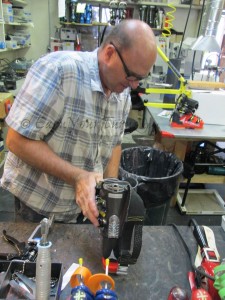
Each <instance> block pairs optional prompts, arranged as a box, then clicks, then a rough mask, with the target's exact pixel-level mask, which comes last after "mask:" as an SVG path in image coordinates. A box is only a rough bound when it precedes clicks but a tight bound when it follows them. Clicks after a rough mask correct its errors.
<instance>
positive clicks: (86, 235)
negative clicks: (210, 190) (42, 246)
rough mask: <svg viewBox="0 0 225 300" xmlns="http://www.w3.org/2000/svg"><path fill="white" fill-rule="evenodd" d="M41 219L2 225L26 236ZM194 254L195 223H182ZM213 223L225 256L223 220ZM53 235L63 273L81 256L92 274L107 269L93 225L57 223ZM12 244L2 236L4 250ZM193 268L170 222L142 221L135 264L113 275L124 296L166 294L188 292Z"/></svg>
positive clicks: (151, 298)
mask: <svg viewBox="0 0 225 300" xmlns="http://www.w3.org/2000/svg"><path fill="white" fill-rule="evenodd" d="M36 225H37V224H33V223H0V231H1V232H2V230H3V229H5V230H6V231H7V234H9V235H11V236H14V237H16V238H17V239H19V240H20V241H27V239H28V238H29V236H30V235H31V233H32V231H33V230H34V228H35V226H36ZM178 229H179V231H180V232H181V233H182V235H183V238H184V239H185V241H186V243H187V245H188V248H189V249H190V251H191V253H192V255H194V257H195V254H196V249H197V243H196V241H195V239H194V236H193V233H192V229H191V228H190V227H188V226H179V227H178ZM211 229H213V231H214V234H215V239H216V244H217V249H218V251H219V254H220V256H221V258H224V257H225V232H224V231H223V229H222V228H221V227H219V226H215V227H211ZM49 240H51V241H52V249H51V257H52V262H57V263H62V264H63V274H64V273H65V272H66V271H67V269H68V268H69V267H70V265H71V264H72V263H78V259H79V258H80V257H82V258H83V265H84V266H86V267H87V268H89V269H90V270H91V272H92V274H95V273H102V272H104V271H103V269H102V265H101V235H100V233H99V229H98V228H95V227H94V226H93V225H76V224H59V223H55V224H54V225H53V228H52V230H51V232H50V234H49ZM13 251H14V249H13V248H12V247H11V246H10V245H9V244H8V243H6V242H5V241H1V252H10V253H12V252H13ZM190 270H191V265H190V260H189V257H188V255H187V253H186V251H185V249H184V247H183V245H182V243H181V240H180V238H179V237H178V235H177V233H176V231H175V230H174V228H173V227H172V226H144V227H143V244H142V250H141V254H140V256H139V258H138V260H137V263H136V264H135V265H131V266H129V268H128V275H113V276H112V277H113V279H114V280H115V287H116V289H115V290H116V293H117V295H118V297H119V299H121V300H122V299H124V300H128V299H129V300H137V299H143V300H159V299H160V300H166V299H167V297H168V294H169V291H170V289H171V288H172V287H174V286H180V287H181V288H184V289H186V290H187V291H188V292H189V295H190V288H189V283H188V279H187V272H188V271H190ZM70 291H71V288H70V286H69V284H68V285H67V286H66V288H65V289H64V290H63V291H62V293H61V297H60V299H62V300H64V299H66V298H67V297H68V295H70Z"/></svg>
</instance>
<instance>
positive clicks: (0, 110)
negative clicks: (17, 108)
mask: <svg viewBox="0 0 225 300" xmlns="http://www.w3.org/2000/svg"><path fill="white" fill-rule="evenodd" d="M13 101H14V97H13V95H12V94H11V93H0V119H4V118H5V117H6V116H7V114H8V112H9V110H10V108H11V106H12V104H13Z"/></svg>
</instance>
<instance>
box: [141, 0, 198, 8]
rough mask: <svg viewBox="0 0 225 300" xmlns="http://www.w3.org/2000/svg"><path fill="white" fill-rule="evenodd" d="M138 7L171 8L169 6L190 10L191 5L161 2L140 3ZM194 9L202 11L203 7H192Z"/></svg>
mask: <svg viewBox="0 0 225 300" xmlns="http://www.w3.org/2000/svg"><path fill="white" fill-rule="evenodd" d="M137 5H154V6H163V7H168V8H170V7H169V5H171V6H174V7H176V8H184V9H189V7H190V5H189V4H173V3H172V2H171V3H161V2H147V1H143V2H138V3H137ZM192 9H202V6H201V5H192Z"/></svg>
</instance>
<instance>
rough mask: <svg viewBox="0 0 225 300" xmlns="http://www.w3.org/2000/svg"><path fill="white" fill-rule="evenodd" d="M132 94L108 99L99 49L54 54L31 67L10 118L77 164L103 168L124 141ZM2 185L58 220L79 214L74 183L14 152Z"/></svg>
mask: <svg viewBox="0 0 225 300" xmlns="http://www.w3.org/2000/svg"><path fill="white" fill-rule="evenodd" d="M129 92H130V91H129V89H126V90H125V91H124V92H123V93H121V94H116V93H112V94H111V96H110V98H109V99H107V98H106V96H105V95H104V93H103V88H102V85H101V81H100V78H99V69H98V60H97V51H93V52H89V53H88V52H68V51H65V52H64V51H61V52H53V53H51V54H48V55H46V56H44V57H42V58H40V59H39V60H38V61H37V62H36V63H35V64H34V65H33V66H32V67H31V69H30V70H29V72H28V74H27V77H26V80H25V82H24V85H23V87H22V88H21V90H20V92H19V93H18V95H17V97H16V99H15V102H14V104H13V106H12V108H11V110H10V113H9V115H8V117H7V119H6V122H7V124H8V125H9V126H10V127H12V128H13V129H14V130H16V131H17V132H19V133H20V134H21V135H23V136H25V137H27V138H29V139H33V140H43V141H45V142H46V143H47V144H48V145H49V146H50V148H51V149H53V151H54V152H55V153H56V154H57V155H58V156H60V157H61V158H63V159H64V160H66V161H69V162H70V163H71V164H72V165H74V166H77V167H79V168H82V169H84V170H87V171H97V172H104V170H105V168H106V166H107V163H108V161H109V158H110V156H111V153H112V149H113V148H114V147H115V146H116V145H117V144H120V143H121V139H122V136H123V132H124V127H125V120H126V118H127V115H128V113H129V110H130V96H129ZM46 159H48V158H47V157H46ZM1 185H2V187H3V188H5V189H7V190H9V191H10V192H11V193H13V194H14V195H16V196H17V197H18V198H19V199H20V200H21V201H23V202H24V203H25V204H26V205H28V206H29V207H31V208H32V209H33V210H35V211H37V212H38V213H41V214H44V215H48V213H54V214H55V216H56V220H58V221H64V222H69V221H70V220H72V219H74V218H76V217H77V214H78V213H79V212H80V208H79V207H78V206H77V205H76V203H75V200H74V188H73V187H72V186H70V185H68V184H67V183H65V182H64V181H62V180H60V179H58V178H56V177H53V176H49V175H47V174H45V173H42V172H40V171H38V170H37V169H35V168H32V167H31V166H29V165H28V164H26V163H25V162H23V161H22V160H21V159H19V158H18V157H16V156H15V155H14V154H13V153H11V152H9V153H8V155H7V160H6V163H5V168H4V174H3V177H2V179H1Z"/></svg>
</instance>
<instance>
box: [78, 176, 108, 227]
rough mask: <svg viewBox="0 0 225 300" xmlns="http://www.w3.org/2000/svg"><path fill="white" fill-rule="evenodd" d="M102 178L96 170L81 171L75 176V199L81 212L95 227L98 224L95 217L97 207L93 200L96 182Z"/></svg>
mask: <svg viewBox="0 0 225 300" xmlns="http://www.w3.org/2000/svg"><path fill="white" fill-rule="evenodd" d="M101 180H103V176H102V174H100V173H96V172H87V171H82V172H81V173H80V174H79V175H78V176H76V177H75V199H76V203H77V205H79V207H80V208H81V210H82V213H83V215H84V216H85V217H87V218H88V219H89V220H90V221H91V222H92V223H93V224H94V225H95V226H96V227H97V226H99V223H98V220H97V217H98V214H99V212H98V209H97V205H96V201H95V187H96V184H97V183H98V182H99V181H101Z"/></svg>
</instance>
